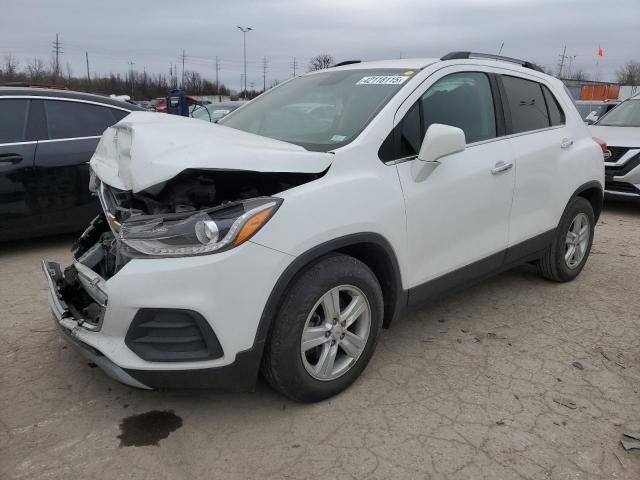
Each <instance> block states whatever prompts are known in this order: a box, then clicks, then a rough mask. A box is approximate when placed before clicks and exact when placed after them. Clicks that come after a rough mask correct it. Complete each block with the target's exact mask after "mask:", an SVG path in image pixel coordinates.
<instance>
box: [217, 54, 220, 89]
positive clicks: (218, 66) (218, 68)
mask: <svg viewBox="0 0 640 480" xmlns="http://www.w3.org/2000/svg"><path fill="white" fill-rule="evenodd" d="M219 73H220V63H219V62H218V56H217V55H216V91H219V90H220V84H219V83H218V74H219Z"/></svg>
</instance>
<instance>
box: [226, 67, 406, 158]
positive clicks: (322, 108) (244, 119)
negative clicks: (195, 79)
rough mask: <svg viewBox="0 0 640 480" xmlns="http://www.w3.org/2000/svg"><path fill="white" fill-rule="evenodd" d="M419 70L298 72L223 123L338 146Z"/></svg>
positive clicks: (310, 145)
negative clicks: (295, 76)
mask: <svg viewBox="0 0 640 480" xmlns="http://www.w3.org/2000/svg"><path fill="white" fill-rule="evenodd" d="M413 73H414V72H413V71H410V70H409V71H407V70H399V69H386V70H381V69H375V70H343V71H333V72H323V73H316V74H312V75H306V76H302V77H298V78H296V79H294V80H291V81H290V82H288V83H286V84H285V85H282V86H280V87H277V88H274V89H273V90H271V91H269V92H267V93H265V94H264V95H262V96H260V97H258V98H256V99H255V100H253V101H251V103H249V104H248V105H246V106H245V107H244V108H241V109H240V110H238V111H237V112H234V113H233V114H231V115H229V116H228V117H225V118H223V119H221V120H220V122H219V123H220V124H222V125H226V126H227V127H232V128H237V129H238V130H244V131H246V132H250V133H255V134H257V135H262V136H265V137H270V138H274V139H277V140H283V141H285V142H290V143H295V144H297V145H300V146H302V147H304V148H306V149H308V150H318V151H329V150H333V149H334V148H337V147H339V146H342V145H344V144H346V143H348V142H350V141H351V140H353V139H354V138H355V137H356V136H357V135H358V134H359V133H360V132H361V131H362V130H363V129H364V127H365V126H366V125H367V124H368V123H369V121H370V120H371V119H372V118H373V117H374V116H375V115H376V113H377V112H378V111H379V110H380V109H381V108H382V107H383V106H384V105H385V104H386V103H387V102H388V101H389V99H390V98H391V97H392V96H393V95H394V94H395V93H396V92H397V91H398V90H400V88H402V86H403V85H404V84H405V82H406V81H407V80H408V79H409V78H410V77H411V75H413Z"/></svg>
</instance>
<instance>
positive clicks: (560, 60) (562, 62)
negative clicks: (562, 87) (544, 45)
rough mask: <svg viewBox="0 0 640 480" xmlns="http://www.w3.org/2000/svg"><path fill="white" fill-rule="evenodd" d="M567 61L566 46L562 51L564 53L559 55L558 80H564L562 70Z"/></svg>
mask: <svg viewBox="0 0 640 480" xmlns="http://www.w3.org/2000/svg"><path fill="white" fill-rule="evenodd" d="M566 59H567V46H566V45H565V46H564V48H563V49H562V53H561V54H560V55H559V60H558V78H562V69H563V67H564V62H565V60H566Z"/></svg>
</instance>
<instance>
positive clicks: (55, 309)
mask: <svg viewBox="0 0 640 480" xmlns="http://www.w3.org/2000/svg"><path fill="white" fill-rule="evenodd" d="M42 269H43V271H44V274H45V278H46V279H47V283H48V285H49V304H50V306H51V312H52V313H53V319H54V321H55V324H56V326H57V327H58V329H59V330H60V334H61V335H62V338H64V339H65V340H66V341H67V343H68V344H69V345H71V347H72V348H73V349H74V350H76V351H77V352H78V353H79V354H80V355H82V356H83V357H85V358H86V359H87V360H89V361H90V362H93V363H95V364H96V365H97V366H99V367H100V368H101V369H102V370H103V371H104V372H105V373H106V374H107V375H109V376H110V377H111V378H113V379H114V380H117V381H118V382H121V383H124V384H125V385H129V386H131V387H135V388H143V389H150V387H148V386H147V385H145V384H143V383H141V382H139V381H138V380H136V379H135V378H133V377H132V376H131V375H129V374H128V373H127V372H125V371H124V370H123V369H122V368H120V367H119V366H117V365H116V364H115V363H113V362H112V361H111V360H109V359H108V358H107V357H105V356H104V355H103V354H102V352H100V351H99V350H98V349H96V348H94V347H92V346H90V345H87V344H86V343H84V342H83V341H81V340H80V339H79V338H78V337H77V335H78V333H77V332H78V329H79V328H83V327H81V326H80V325H81V324H82V323H84V321H83V319H77V318H75V317H74V316H73V314H72V312H71V308H70V306H69V304H67V302H66V301H65V300H63V298H62V295H61V293H60V287H59V285H61V284H63V281H64V276H63V274H62V272H61V270H60V265H58V264H57V263H55V262H42ZM73 310H75V311H76V312H77V309H75V308H73ZM88 326H89V327H90V328H89V329H90V330H93V329H94V327H95V326H94V325H93V324H89V325H88Z"/></svg>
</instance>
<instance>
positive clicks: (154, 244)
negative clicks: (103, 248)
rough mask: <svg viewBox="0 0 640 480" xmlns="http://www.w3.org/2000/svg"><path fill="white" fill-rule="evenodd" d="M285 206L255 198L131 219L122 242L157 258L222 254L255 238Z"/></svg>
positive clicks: (278, 201) (124, 227)
mask: <svg viewBox="0 0 640 480" xmlns="http://www.w3.org/2000/svg"><path fill="white" fill-rule="evenodd" d="M281 203H282V199H280V198H273V197H265V198H253V199H250V200H246V201H242V202H235V203H233V204H230V205H225V206H223V207H217V208H212V209H208V210H200V211H199V212H196V213H189V214H169V215H154V216H146V217H143V218H140V217H138V218H131V219H129V220H126V221H125V222H123V223H122V225H121V227H120V232H119V234H120V240H121V241H122V242H123V243H124V244H125V245H126V246H128V247H129V248H131V249H133V250H135V251H136V252H139V253H142V254H144V255H150V256H154V257H182V256H191V255H205V254H208V253H214V252H220V251H223V250H228V249H230V248H233V247H236V246H238V245H240V244H242V243H244V242H245V241H247V240H248V239H249V238H251V237H252V236H253V235H254V234H255V233H256V232H257V231H258V230H260V228H261V227H262V226H263V225H264V224H265V223H267V221H268V220H269V219H270V218H271V216H272V215H273V214H274V213H275V212H276V210H277V209H278V207H279V206H280V204H281Z"/></svg>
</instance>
